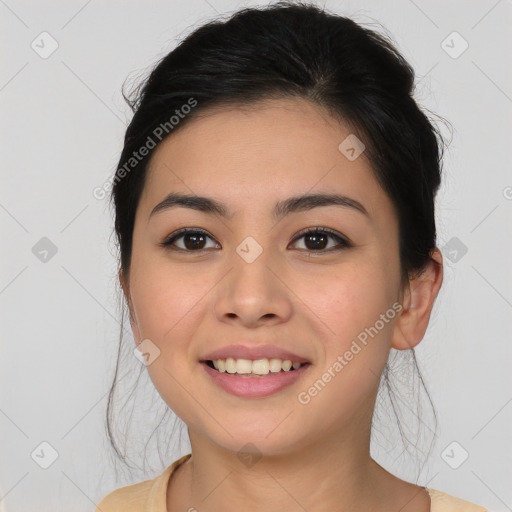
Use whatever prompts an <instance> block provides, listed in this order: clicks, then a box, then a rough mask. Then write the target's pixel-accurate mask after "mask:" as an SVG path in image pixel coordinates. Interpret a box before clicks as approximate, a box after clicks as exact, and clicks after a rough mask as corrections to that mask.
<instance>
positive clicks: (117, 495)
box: [95, 477, 158, 512]
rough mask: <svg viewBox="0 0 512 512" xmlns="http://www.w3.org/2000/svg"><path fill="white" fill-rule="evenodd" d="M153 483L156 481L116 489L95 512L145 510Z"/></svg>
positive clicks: (102, 501) (133, 511)
mask: <svg viewBox="0 0 512 512" xmlns="http://www.w3.org/2000/svg"><path fill="white" fill-rule="evenodd" d="M157 478H158V477H157ZM153 483H154V480H147V481H145V482H139V483H138V484H133V485H127V486H126V487H121V488H120V489H116V490H115V491H112V492H111V493H109V494H107V495H106V496H105V497H104V498H103V499H102V500H101V501H100V502H99V503H98V505H97V508H96V510H95V512H121V511H123V512H136V511H137V512H138V511H140V510H143V509H144V506H145V504H146V501H147V499H148V496H149V493H150V491H151V487H152V486H153Z"/></svg>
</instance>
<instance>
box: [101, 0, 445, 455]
mask: <svg viewBox="0 0 512 512" xmlns="http://www.w3.org/2000/svg"><path fill="white" fill-rule="evenodd" d="M414 78H415V75H414V71H413V69H412V68H411V66H410V65H409V64H408V62H407V61H406V60H405V59H404V58H403V57H402V55H401V54H400V53H399V52H398V51H397V49H396V48H395V47H394V45H393V44H392V42H391V41H390V40H388V38H387V37H385V36H383V35H381V34H379V33H377V32H375V31H373V30H370V29H367V28H364V27H363V26H362V25H360V24H358V23H356V22H354V21H353V20H351V19H349V18H346V17H343V16H340V15H336V14H332V13H329V12H327V11H325V10H324V9H322V8H320V7H318V6H315V5H311V4H307V3H300V2H283V1H281V2H278V3H275V4H272V5H270V6H267V7H262V8H245V9H243V10H240V11H238V12H236V13H235V14H234V15H232V16H230V17H229V18H228V19H226V20H214V21H211V22H209V23H207V24H204V25H202V26H201V27H199V28H198V29H196V30H194V31H193V32H192V33H191V34H190V35H188V36H187V37H186V38H185V39H184V40H183V41H182V42H181V43H180V44H179V45H178V46H177V47H176V48H175V49H174V50H172V51H171V52H170V53H169V54H167V55H166V56H165V57H164V58H163V59H161V60H160V61H159V62H158V63H157V65H156V66H155V67H154V68H153V70H152V71H151V73H150V74H149V77H148V78H147V79H145V80H144V81H143V82H141V83H140V85H139V86H138V87H136V88H135V89H134V90H133V92H132V94H131V95H126V94H124V97H125V99H126V101H127V102H128V104H129V105H130V107H131V108H132V110H133V112H134V115H133V118H132V120H131V122H130V124H129V126H128V128H127V130H126V135H125V139H124V148H123V150H122V153H121V156H120V159H119V164H118V166H117V168H118V169H121V168H123V166H125V170H126V163H127V162H128V161H130V158H132V155H133V154H134V152H137V150H138V149H139V148H141V147H143V146H146V147H147V146H148V144H147V141H148V138H152V139H153V140H154V139H155V129H156V128H157V127H162V126H167V129H166V130H165V131H166V134H165V136H164V137H161V139H159V138H158V137H157V139H159V140H158V141H157V143H156V144H155V147H157V146H158V144H159V143H160V142H161V141H162V140H165V139H166V137H170V136H172V134H173V133H175V132H176V131H177V130H180V129H181V128H182V127H183V126H185V125H186V124H187V123H188V122H189V121H190V120H191V119H194V118H195V117H197V116H200V115H201V114H202V113H204V112H205V111H206V109H208V108H209V107H214V106H215V107H222V106H232V105H243V106H251V105H254V104H255V103H256V102H258V101H260V100H266V99H283V98H294V97H295V98H303V99H307V100H309V101H311V102H312V103H314V104H316V105H318V106H321V107H323V108H324V109H326V111H328V112H329V113H330V114H331V115H332V116H333V117H334V118H335V119H338V120H340V121H342V122H343V123H345V124H346V125H348V126H349V127H350V129H351V130H352V132H353V133H355V134H356V135H357V137H358V138H359V139H361V140H362V141H363V142H364V144H365V146H366V149H365V155H366V157H367V158H368V160H369V162H370V165H371V168H372V171H373V172H374V174H375V176H376V178H377V180H378V182H379V183H380V185H381V186H382V188H383V190H384V191H385V192H386V193H387V194H388V196H389V197H390V199H391V201H392V203H393V205H394V207H395V209H396V214H397V218H398V224H399V250H400V262H401V268H402V276H403V279H404V280H405V281H407V279H409V278H410V277H412V276H414V275H417V274H420V273H421V272H422V271H423V270H424V268H425V266H426V265H427V263H429V262H430V261H434V260H433V259H432V258H431V254H432V251H433V250H434V249H435V247H436V225H435V218H434V199H435V195H436V192H437V190H438V188H439V185H440V181H441V167H442V165H441V164H442V157H443V146H444V144H443V139H442V137H441V134H440V132H439V131H438V129H437V128H436V127H435V125H434V124H433V123H432V122H431V121H430V120H429V118H427V116H426V114H425V113H424V112H423V111H422V110H420V108H419V106H418V105H417V103H416V102H415V100H414V98H413V93H414ZM191 100H192V101H193V102H195V103H194V106H193V108H188V109H185V108H184V105H192V102H191ZM177 111H179V112H177ZM178 113H183V114H184V115H180V116H179V122H178V123H176V124H175V125H174V126H173V127H172V129H169V119H170V118H171V117H172V116H173V115H177V114H178ZM166 123H167V124H166ZM158 133H163V132H162V131H160V132H158ZM153 151H154V147H153V148H152V149H149V151H148V152H147V155H146V156H145V157H143V158H140V160H137V162H134V163H133V165H131V167H130V169H129V170H128V171H125V172H124V173H123V176H122V178H120V177H119V175H117V174H116V179H115V180H114V185H113V189H112V195H111V200H112V202H113V205H114V209H115V234H116V238H117V242H118V245H119V270H120V271H121V272H122V274H123V276H124V277H125V279H126V280H128V278H129V273H130V260H131V251H132V235H133V228H134V222H135V213H136V210H137V205H138V203H139V200H140V197H141V193H142V190H143V188H144V183H145V177H146V169H147V166H148V162H149V160H150V158H151V155H152V153H153ZM434 263H435V261H434ZM121 300H122V306H121V308H122V309H121V318H122V320H121V321H122V323H123V321H124V316H125V313H126V311H125V307H126V305H125V302H124V298H122V299H121ZM138 341H139V340H138ZM132 350H133V344H130V345H129V346H127V344H126V343H123V341H122V329H121V335H120V341H119V349H118V356H117V364H116V369H115V375H114V379H113V383H112V387H111V389H110V393H109V399H108V405H107V432H108V438H109V440H110V443H111V446H112V447H113V449H114V451H115V453H116V454H117V456H118V457H119V458H120V459H121V460H123V461H124V462H125V463H126V464H128V461H127V457H126V451H125V452H124V453H123V451H122V450H121V449H120V444H118V442H117V441H116V436H115V432H114V431H115V429H114V420H115V418H116V414H115V413H114V407H115V405H116V401H115V395H116V385H117V383H118V380H119V376H118V374H119V368H120V362H121V360H122V359H123V357H122V353H123V351H127V354H128V356H127V357H126V359H131V361H133V360H134V359H135V358H133V356H131V352H132ZM392 351H393V349H392ZM396 352H397V353H395V354H393V357H390V361H388V364H387V365H386V368H385V370H384V372H383V375H382V377H381V386H380V388H379V400H378V403H377V405H380V403H379V401H382V400H384V401H385V400H387V401H388V404H389V406H390V407H387V409H389V408H391V409H392V411H393V414H394V415H395V417H396V420H397V423H398V427H399V429H400V434H401V436H402V439H403V441H404V444H405V447H406V449H407V450H408V446H409V445H410V446H413V447H414V449H416V450H418V451H420V452H422V450H421V449H420V448H419V447H418V446H416V445H415V444H414V443H410V441H409V439H408V436H407V435H406V433H405V430H404V429H403V428H402V423H401V422H400V418H399V409H400V408H399V404H400V402H403V401H404V400H403V399H402V398H401V397H400V392H396V390H395V389H394V386H393V384H392V381H391V380H390V376H391V375H393V374H394V373H393V368H392V365H391V361H392V360H393V361H394V360H404V359H411V358H412V364H411V363H408V364H407V365H406V367H407V368H408V369H411V368H412V369H413V370H415V371H417V373H418V375H419V380H417V379H416V378H414V377H413V381H412V382H407V380H408V379H409V377H407V372H405V373H404V371H402V367H401V369H400V372H401V373H400V374H399V375H398V378H404V379H405V380H406V383H405V385H406V386H409V388H408V389H407V390H406V392H405V393H404V394H406V395H407V397H410V394H411V391H412V393H413V395H414V396H416V394H417V395H418V399H419V398H420V397H419V395H420V391H421V389H423V390H424V395H425V396H426V397H427V399H428V402H429V406H430V409H431V413H432V416H433V420H434V422H435V426H434V428H433V429H432V430H431V433H432V439H431V443H430V449H431V448H432V446H433V441H434V438H435V436H436V428H437V418H436V414H435V410H434V408H433V404H432V402H431V400H430V396H429V395H428V391H427V390H426V388H425V385H424V383H423V379H422V377H421V372H420V371H419V368H418V365H417V362H416V357H415V353H414V349H411V350H406V351H396ZM398 352H400V353H398ZM130 356H131V357H130ZM133 364H136V363H133ZM140 371H141V373H142V371H144V368H143V367H141V369H140ZM404 375H406V376H405V377H404ZM139 378H140V374H139ZM123 379H124V377H123ZM137 382H138V379H137ZM410 386H412V390H411V389H410ZM397 393H398V394H397ZM419 401H421V400H419ZM406 403H407V402H406ZM125 404H126V402H125ZM408 407H411V408H412V409H414V408H416V409H418V407H419V405H417V406H414V405H412V404H409V405H408ZM387 409H386V410H387ZM167 414H168V410H166V411H165V415H167ZM163 419H164V418H162V420H161V421H160V423H161V422H162V421H163ZM374 419H375V415H374ZM422 421H424V420H422ZM160 423H159V424H160ZM373 423H374V421H372V436H373V426H374V425H373ZM155 430H156V429H155ZM155 430H154V431H153V433H152V435H153V434H154V432H155ZM124 434H126V432H124ZM384 437H385V436H384ZM123 439H124V440H125V441H126V435H125V436H124V437H123ZM418 439H419V434H418V436H417V440H418ZM125 446H126V445H125ZM146 447H147V443H146ZM430 449H429V450H428V452H430ZM422 453H423V452H422ZM159 455H160V453H159ZM427 456H428V453H427V455H426V457H427ZM160 457H161V456H160ZM160 460H161V461H162V458H160ZM162 462H163V463H164V464H168V463H169V461H165V462H164V461H162Z"/></svg>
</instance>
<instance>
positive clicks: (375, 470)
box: [120, 99, 442, 512]
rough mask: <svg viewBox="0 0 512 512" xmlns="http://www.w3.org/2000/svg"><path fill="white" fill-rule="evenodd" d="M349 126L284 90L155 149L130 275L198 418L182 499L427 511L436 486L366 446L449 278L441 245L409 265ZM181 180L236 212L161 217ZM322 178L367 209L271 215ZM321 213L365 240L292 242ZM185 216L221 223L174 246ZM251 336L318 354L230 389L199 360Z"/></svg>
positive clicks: (137, 330) (173, 383) (143, 331)
mask: <svg viewBox="0 0 512 512" xmlns="http://www.w3.org/2000/svg"><path fill="white" fill-rule="evenodd" d="M350 133H351V131H350V129H349V127H348V126H345V125H343V124H340V122H339V121H336V120H334V119H333V118H331V117H330V116H329V115H328V113H327V112H324V111H323V110H322V109H321V108H320V107H318V106H316V105H313V104H310V103H309V102H307V101H306V100H301V99H283V100H269V101H266V102H264V103H259V104H255V105H253V106H252V107H251V108H248V107H246V108H232V109H230V110H226V109H216V110H212V109H210V111H208V115H205V116H203V117H201V118H198V119H195V120H193V121H192V122H191V123H190V124H188V125H185V126H184V127H183V128H182V129H181V130H180V131H177V132H176V133H175V134H173V135H172V136H171V137H169V138H168V139H166V140H165V141H163V142H162V143H161V144H160V146H159V147H158V148H157V149H156V150H155V153H154V155H153V157H152V159H151V162H150V166H149V169H148V176H147V181H146V184H145V188H144V190H143V194H142V197H141V200H140V203H139V206H138V209H137V213H136V221H135V228H134V233H133V249H132V260H131V265H130V269H129V274H128V275H127V276H125V275H124V274H123V273H122V272H121V274H120V280H121V284H122V286H123V289H124V292H125V294H126V297H127V299H128V304H129V307H130V313H131V321H132V329H133V333H134V337H135V341H136V343H139V342H140V341H141V340H143V339H150V340H151V341H152V342H153V343H154V344H155V345H156V346H158V348H159V350H160V351H161V352H160V356H159V357H158V358H156V359H155V360H154V362H152V363H151V364H150V365H149V366H148V371H149V374H150V377H151V379H152V381H153V382H154V385H155V387H156V388H157V390H158V392H159V393H160V395H161V396H162V398H163V399H164V400H165V402H166V403H167V404H168V405H169V407H170V408H172V410H173V411H174V412H175V413H176V414H177V415H178V416H179V417H180V418H181V419H182V420H183V421H184V422H185V423H186V424H187V426H188V432H189V436H190V442H191V446H192V454H193V456H192V458H191V459H190V460H189V461H188V462H187V463H185V464H183V465H182V466H181V467H180V468H179V469H178V470H177V471H176V472H175V474H174V475H173V478H172V479H171V480H170V483H169V487H168V490H167V508H168V510H169V511H170V510H173V511H174V510H184V511H185V510H188V509H189V508H190V507H195V509H197V510H198V511H200V512H207V511H218V510H252V511H265V512H272V511H282V510H287V511H303V510H308V511H332V510H373V511H390V510H396V511H397V512H398V511H399V510H400V511H401V512H413V511H414V512H420V511H421V512H426V511H429V510H430V498H429V496H428V494H427V493H426V491H425V490H424V489H423V488H422V487H419V486H416V485H413V484H411V483H409V482H406V481H404V480H401V479H399V478H397V477H395V476H394V475H392V474H390V473H389V472H387V471H386V470H385V469H384V468H382V467H381V466H380V465H378V464H377V463H376V462H375V461H373V459H372V458H371V457H370V452H369V446H370V424H371V417H372V413H373V409H374V406H375V399H376V395H377V390H378V384H379V377H380V375H381V373H382V371H383V369H384V366H385V364H386V361H387V358H388V354H389V351H390V348H391V347H394V348H396V349H398V350H404V349H408V348H412V347H414V346H416V345H417V344H418V343H419V342H420V341H421V339H422V338H423V335H424V333H425V330H426V328H427V325H428V320H429V317H430V313H431V309H432V306H433V303H434V300H435V297H436V295H437V293H438V290H439V288H440V286H441V282H442V259H441V254H440V252H439V251H438V250H437V249H436V250H435V251H434V253H433V258H434V259H435V260H436V261H437V262H438V263H439V265H435V264H433V263H430V264H429V265H428V266H427V268H426V269H425V272H423V274H422V275H421V276H419V277H416V278H415V279H413V280H411V281H409V282H405V283H404V282H403V281H402V280H401V273H400V262H399V252H398V219H397V216H396V213H395V210H394V207H393V204H392V203H391V201H390V199H389V198H388V196H387V195H386V194H385V192H384V191H383V190H382V189H381V187H380V186H379V184H378V182H377V180H376V178H375V176H374V174H373V172H372V170H371V168H370V165H369V162H368V160H367V159H366V158H365V155H364V153H363V155H361V156H360V157H359V158H357V159H356V160H354V161H350V160H348V159H347V158H346V157H345V156H344V155H343V154H342V153H341V152H340V151H339V150H338V146H339V144H340V142H341V141H343V140H344V139H345V138H346V137H347V135H349V134H350ZM169 192H180V193H188V194H197V195H205V196H209V197H212V198H215V199H217V200H218V201H221V202H223V203H225V205H226V206H227V207H228V208H229V209H230V210H232V211H233V212H234V215H233V217H232V218H229V219H224V218H221V217H220V216H218V215H211V214H206V213H204V212H200V211H195V210H192V209H187V208H183V207H178V208H173V209H169V210H165V211H162V212H160V213H158V214H155V215H153V216H152V217H151V218H150V213H151V211H152V209H153V208H154V207H155V205H156V204H158V203H159V202H160V201H162V199H163V198H164V197H165V196H166V195H167V194H168V193H169ZM313 192H327V193H332V192H336V193H339V194H343V195H346V196H348V197H350V198H353V199H355V200H357V201H359V202H360V203H362V204H363V206H364V207H365V208H366V210H367V211H368V214H369V215H368V216H365V215H364V214H362V213H360V212H358V211H356V210H355V209H351V208H342V207H339V206H323V207H317V208H313V209H311V210H308V211H304V212H297V213H292V214H290V215H288V216H287V217H285V218H283V219H282V220H280V221H279V222H276V221H275V220H274V219H272V217H271V215H270V213H271V210H272V208H273V206H274V204H275V203H276V202H277V201H279V200H283V199H286V198H288V197H290V196H295V195H299V194H304V193H313ZM316 226H321V227H327V228H331V229H333V230H335V231H336V232H338V233H340V234H341V235H343V236H345V237H348V238H349V240H350V241H351V242H352V243H353V247H350V248H345V249H341V250H329V248H330V247H334V246H336V244H337V241H336V240H335V239H331V238H329V239H327V240H328V244H329V246H328V247H327V248H325V249H321V251H323V252H318V251H317V253H315V254H313V250H311V249H309V250H308V245H306V244H307V237H306V238H304V237H302V238H300V239H298V240H296V241H295V242H293V240H294V239H295V236H296V234H297V233H298V232H299V231H301V230H303V229H304V228H314V227H316ZM184 227H190V228H202V229H204V230H206V231H207V232H208V234H209V236H211V238H206V248H205V249H204V250H203V251H197V250H196V252H193V250H194V249H192V250H189V252H188V253H187V252H179V251H173V250H172V249H170V248H163V247H161V246H160V245H159V244H160V243H161V242H162V241H163V240H164V239H166V238H167V237H168V236H169V235H170V234H171V233H173V232H175V231H177V230H178V229H180V228H184ZM248 236H251V237H253V238H254V239H255V240H256V241H257V242H258V244H259V245H260V246H261V247H262V248H263V252H262V254H261V255H260V256H259V257H258V258H257V259H256V260H255V261H253V262H252V263H248V262H246V261H245V260H244V259H242V258H241V257H240V256H239V255H238V253H237V252H236V248H237V246H238V245H239V244H240V243H241V242H242V240H244V239H245V238H246V237H248ZM184 242H185V240H184V239H183V238H182V239H179V240H177V241H176V244H178V246H179V247H182V248H183V247H184ZM309 247H312V245H311V244H310V245H309ZM397 301H398V302H399V303H400V304H401V305H402V307H403V309H402V311H401V313H400V314H399V315H397V316H395V318H394V319H392V320H389V322H388V323H386V324H385V326H384V328H382V329H381V330H380V331H379V333H378V335H376V336H374V337H373V339H371V341H370V342H369V343H368V344H367V345H366V346H365V347H364V348H363V349H362V350H361V351H360V352H359V353H358V354H357V355H356V356H354V358H353V359H352V360H351V361H350V362H349V364H347V365H346V366H345V367H344V368H343V370H342V371H341V372H340V373H339V374H337V375H336V377H335V378H333V379H332V380H331V381H330V382H329V383H328V384H327V385H326V386H325V388H324V389H323V390H322V391H321V392H320V393H318V395H317V396H315V397H314V398H312V399H311V401H310V402H309V403H308V404H306V405H304V404H301V403H299V401H298V399H297V395H298V393H299V392H301V391H306V390H307V389H308V388H309V387H310V386H311V385H312V384H313V383H314V382H315V381H316V380H317V379H319V378H321V377H322V374H323V373H324V372H326V371H327V369H328V368H329V367H330V366H332V365H333V363H334V362H335V361H336V359H337V357H338V355H340V354H344V353H345V351H346V350H348V349H349V348H350V346H351V343H352V341H353V340H354V339H356V337H357V335H358V334H359V333H360V332H361V331H363V330H364V329H365V328H366V327H369V326H373V325H374V324H375V322H376V320H378V319H379V316H380V315H381V314H383V313H385V312H386V310H388V309H389V308H391V306H392V305H393V304H394V303H396V302H397ZM241 339H244V340H248V341H249V342H250V343H252V344H254V345H265V344H276V345H279V346H280V347H283V348H285V349H288V350H291V351H292V352H295V353H297V354H300V355H302V356H304V357H306V358H307V359H308V360H309V361H310V362H311V364H312V365H311V367H310V368H309V370H308V375H307V377H306V375H305V376H304V377H303V378H302V379H299V380H298V381H297V382H296V383H295V384H293V385H292V386H290V387H288V388H286V389H284V390H282V391H280V392H278V393H276V394H274V395H272V396H269V397H266V398H260V399H247V398H240V397H235V396H232V395H230V394H228V393H226V392H224V391H223V390H221V389H220V388H218V387H217V386H216V385H215V384H213V383H212V381H211V379H210V377H209V376H208V375H207V374H206V372H205V371H204V368H203V367H202V366H201V364H200V363H199V359H200V357H201V356H204V355H205V354H206V353H207V352H209V351H211V350H213V349H217V348H221V347H223V346H225V345H229V344H236V343H238V342H239V341H240V340H241ZM248 442H250V443H252V444H254V445H255V446H256V447H257V450H258V451H259V454H260V455H261V458H260V459H259V461H258V462H257V463H256V464H254V465H253V466H251V467H246V466H245V465H244V464H243V463H242V462H241V461H240V460H239V458H238V457H237V452H238V451H239V450H240V449H241V448H242V447H243V446H244V445H246V443H248Z"/></svg>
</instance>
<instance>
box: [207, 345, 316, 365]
mask: <svg viewBox="0 0 512 512" xmlns="http://www.w3.org/2000/svg"><path fill="white" fill-rule="evenodd" d="M228 357H232V358H233V359H250V360H256V359H265V358H266V359H273V358H274V359H281V360H283V361H286V360H287V359H289V360H290V361H292V362H294V363H308V362H309V361H308V360H307V359H306V358H305V357H302V356H300V355H297V354H294V353H293V352H290V351H288V350H285V349H283V348H281V347H278V346H276V345H257V346H252V347H250V346H247V345H227V346H226V347H222V348H219V349H217V350H214V351H213V352H209V353H208V354H207V355H206V356H204V357H203V358H202V359H201V361H215V360H217V359H227V358H228Z"/></svg>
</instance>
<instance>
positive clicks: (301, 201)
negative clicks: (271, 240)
mask: <svg viewBox="0 0 512 512" xmlns="http://www.w3.org/2000/svg"><path fill="white" fill-rule="evenodd" d="M320 206H341V207H343V208H352V209H354V210H356V211H359V212H361V213H362V214H364V215H366V216H367V217H370V215H369V213H368V212H367V210H366V208H365V207H364V206H363V205H362V204H361V203H360V202H359V201H356V200H355V199H351V198H350V197H347V196H344V195H340V194H325V193H322V194H309V195H300V196H294V197H289V198H288V199H285V200H283V201H278V202H277V203H276V205H275V206H274V209H273V211H272V218H273V219H274V220H280V219H282V218H283V217H285V216H286V215H289V214H290V213H296V212H303V211H307V210H311V209H312V208H318V207H320ZM176 207H182V208H190V209H192V210H197V211H200V212H204V213H207V214H210V215H220V216H221V217H224V218H227V219H231V218H232V217H233V215H234V214H233V212H231V211H230V210H229V209H228V208H227V206H226V205H225V204H223V203H221V202H219V201H217V200H215V199H213V198H210V197H204V196H196V195H189V194H177V193H174V192H171V193H170V194H168V195H167V196H166V197H165V199H164V200H163V201H161V202H160V203H158V204H157V205H156V206H155V207H154V208H153V210H152V211H151V213H150V215H149V217H150V218H151V217H152V216H153V215H154V214H156V213H159V212H163V211H165V210H169V209H170V208H176Z"/></svg>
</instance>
